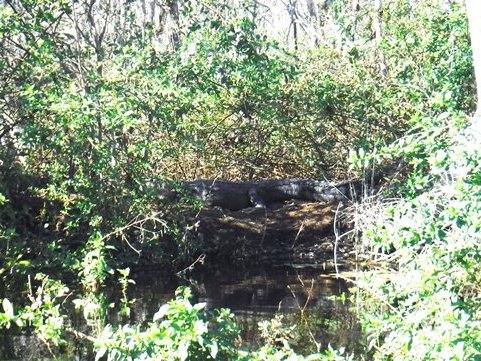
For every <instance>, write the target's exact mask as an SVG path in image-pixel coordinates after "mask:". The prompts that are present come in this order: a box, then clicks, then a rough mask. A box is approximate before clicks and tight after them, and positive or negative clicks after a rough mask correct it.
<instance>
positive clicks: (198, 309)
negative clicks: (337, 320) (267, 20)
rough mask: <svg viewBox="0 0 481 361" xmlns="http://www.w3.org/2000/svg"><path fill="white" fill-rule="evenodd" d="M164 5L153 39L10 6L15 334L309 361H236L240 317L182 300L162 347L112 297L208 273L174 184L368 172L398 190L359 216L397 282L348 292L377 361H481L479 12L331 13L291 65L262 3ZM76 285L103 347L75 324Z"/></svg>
mask: <svg viewBox="0 0 481 361" xmlns="http://www.w3.org/2000/svg"><path fill="white" fill-rule="evenodd" d="M356 4H357V6H353V5H356ZM163 5H164V6H163V7H161V11H160V14H157V15H156V17H155V20H154V16H153V15H152V16H150V15H149V14H148V13H147V12H145V6H144V8H142V7H141V6H140V5H139V4H136V2H132V1H125V2H124V1H112V2H96V1H77V2H69V1H53V0H44V1H36V0H15V1H11V0H7V1H4V2H2V3H1V4H0V34H1V37H0V50H1V51H0V79H1V86H0V116H1V122H0V145H1V147H0V254H1V256H0V277H2V278H3V281H4V284H5V285H6V286H5V287H6V289H8V288H9V287H12V288H13V286H14V285H15V283H17V284H18V283H19V282H20V283H21V284H26V285H27V286H26V287H27V289H29V292H28V297H26V298H25V300H23V301H22V302H20V303H19V304H15V305H12V303H11V301H9V300H8V299H7V298H5V299H4V301H3V313H0V325H1V326H5V327H13V326H14V325H15V327H30V329H31V330H33V331H34V332H36V333H37V334H38V335H39V337H40V338H41V339H42V340H44V341H45V342H48V343H49V344H51V345H52V346H58V345H61V344H62V343H63V342H64V339H65V338H66V337H77V338H80V339H84V340H86V341H87V342H90V343H91V344H92V347H93V348H94V349H95V351H96V352H97V356H98V358H100V357H102V356H104V355H108V358H109V359H111V360H124V359H129V357H130V359H172V360H177V359H182V360H183V359H198V360H204V359H209V358H213V359H215V358H217V359H245V360H252V359H258V360H265V359H273V360H281V359H288V358H290V359H302V357H301V356H297V355H296V354H295V353H294V351H293V350H292V349H291V348H290V346H289V344H288V343H287V338H286V337H279V338H275V336H272V335H278V334H280V335H283V333H282V332H281V331H279V333H276V332H273V331H271V332H266V334H270V335H271V337H272V338H271V340H268V342H266V346H265V347H264V348H261V349H260V350H256V351H247V350H241V351H239V350H237V344H236V342H237V334H238V331H237V329H236V326H235V324H234V322H233V319H232V316H231V315H230V313H229V312H228V311H225V310H220V311H216V312H217V313H214V314H210V313H208V312H207V311H205V310H204V309H203V307H204V305H202V304H196V305H192V304H191V303H190V301H189V297H190V294H189V291H188V290H179V293H178V295H177V296H178V297H177V298H176V300H173V301H171V302H170V303H169V304H167V305H163V306H161V307H160V310H159V312H158V313H157V314H156V315H152V319H153V322H152V323H150V324H149V325H147V326H145V325H144V326H142V325H124V326H122V327H119V328H114V327H112V326H110V325H106V324H105V306H106V305H105V298H104V296H103V295H102V289H101V286H102V285H103V284H104V283H105V282H107V281H109V282H113V281H114V280H116V281H118V282H119V284H120V285H121V286H122V288H123V289H126V287H128V283H129V280H128V276H129V273H128V270H125V269H122V268H123V267H126V266H127V265H129V264H130V263H132V262H133V260H135V261H136V262H141V263H156V264H164V265H168V266H169V267H171V268H172V270H177V269H178V268H179V267H180V265H184V264H186V263H188V262H189V261H191V260H193V259H195V257H197V256H198V255H199V253H200V252H201V251H202V243H201V242H200V241H199V240H195V239H191V238H189V237H186V236H185V233H184V229H185V225H184V224H183V220H182V218H181V217H179V214H181V213H182V212H180V210H183V209H185V208H189V207H194V206H195V204H193V203H192V202H191V201H189V200H186V201H185V202H177V203H174V204H171V203H169V202H167V201H165V200H163V199H160V198H159V197H158V196H157V194H158V190H159V185H160V184H162V182H163V181H165V180H169V181H174V182H175V181H180V180H187V179H195V178H216V177H220V178H224V179H228V180H240V179H265V178H289V177H306V178H323V177H328V178H330V179H342V178H344V177H347V176H348V175H352V173H351V172H354V173H355V174H357V175H359V174H362V173H365V172H371V171H372V170H373V169H374V171H375V172H381V173H385V174H389V178H390V179H391V180H390V182H389V186H388V187H386V188H388V189H387V191H386V192H385V193H382V194H380V195H378V196H377V197H375V198H374V199H368V200H365V201H364V202H363V204H362V205H361V206H362V207H359V208H361V209H360V210H359V211H358V213H357V215H356V217H357V218H356V219H357V220H358V222H357V226H358V229H359V232H360V240H361V241H360V243H361V244H362V246H363V247H364V250H365V252H366V254H374V255H375V256H374V257H375V258H376V264H379V261H381V264H383V265H385V267H383V269H384V271H382V272H380V271H379V270H378V269H376V270H375V271H370V272H365V273H363V274H362V275H361V276H360V278H359V279H357V280H356V283H355V284H356V286H357V291H356V292H357V293H354V295H356V296H358V297H356V302H358V303H359V304H358V306H359V307H358V309H359V310H360V313H359V317H360V320H361V322H362V324H363V326H364V329H365V332H366V335H367V337H368V339H369V344H368V345H366V355H365V356H364V357H372V358H374V359H387V360H391V359H392V360H395V359H413V360H418V359H426V360H433V359H459V360H463V359H475V358H476V357H478V358H479V357H481V345H480V343H479V340H480V339H481V335H480V332H481V331H480V297H481V293H480V290H479V281H480V280H479V277H480V276H479V274H480V272H479V271H480V269H479V262H480V250H479V244H478V243H479V242H478V240H479V232H480V227H481V226H480V224H479V214H480V211H481V210H480V209H479V207H480V204H481V202H480V201H481V199H480V197H481V191H480V190H481V189H480V187H481V179H480V176H479V174H480V172H481V163H480V161H481V159H480V153H479V149H477V148H476V147H473V144H472V143H471V141H470V135H469V134H466V132H465V131H464V130H463V129H464V128H465V127H466V125H467V124H468V118H467V115H468V114H469V113H470V112H471V111H472V110H473V109H474V104H475V102H474V93H475V91H474V80H473V71H472V61H471V53H470V47H469V41H468V30H467V24H466V16H465V10H464V7H463V6H462V5H461V4H458V3H457V2H449V1H448V2H446V1H434V2H428V1H408V0H396V1H390V2H386V3H382V2H381V1H374V2H372V1H368V0H366V1H357V2H352V1H348V0H338V1H332V2H326V3H323V4H322V6H321V4H320V5H319V7H318V8H317V10H316V12H315V13H316V16H315V17H313V18H311V20H310V21H311V23H310V24H308V25H312V26H313V28H314V29H316V36H315V37H314V38H315V40H316V41H315V42H314V43H315V44H314V45H312V44H311V45H308V41H307V38H302V36H301V34H300V33H301V32H300V31H299V33H298V32H297V30H296V32H295V33H294V35H295V38H294V39H293V44H292V43H290V42H285V41H284V40H280V39H275V36H274V35H272V34H269V35H265V34H266V25H265V24H263V23H262V21H261V20H260V19H259V18H260V16H259V13H258V12H259V11H260V10H259V8H258V4H257V2H255V1H253V2H242V1H241V2H238V3H237V2H234V1H227V0H226V1H220V2H219V1H209V0H199V1H185V2H182V3H180V2H177V1H168V2H166V3H165V4H163ZM142 11H144V12H143V13H142ZM147 15H149V16H147ZM298 15H299V14H298ZM258 16H259V18H258ZM313 19H314V20H313ZM300 23H301V22H300V21H298V22H297V23H296V24H300ZM291 25H292V24H291ZM305 27H307V25H305ZM294 28H295V29H297V27H296V25H295V24H294ZM306 34H307V32H306ZM348 160H350V161H351V164H352V167H350V168H349V169H348V166H347V162H348ZM393 173H395V174H394V175H393ZM139 260H140V261H139ZM114 269H120V270H119V271H118V272H114V271H113V270H114ZM60 271H61V272H60ZM40 272H42V273H40ZM33 274H36V276H35V280H33V279H28V278H27V276H28V275H33ZM60 274H62V276H60ZM27 279H28V281H27ZM72 279H73V280H75V281H73V284H77V285H78V287H79V288H81V289H82V292H77V296H78V297H77V299H76V300H75V305H76V307H78V308H79V309H81V310H83V314H84V316H85V318H86V320H87V321H88V324H89V326H90V330H89V334H85V333H82V332H80V331H79V330H75V329H72V328H71V327H70V326H68V325H67V324H66V323H65V318H64V316H63V314H64V309H63V307H65V305H64V303H63V301H64V299H65V298H66V296H67V294H68V293H69V291H68V288H67V287H66V286H65V284H66V282H71V283H72ZM69 302H70V301H69ZM119 303H121V304H122V305H123V312H128V306H129V300H128V299H126V298H123V299H121V300H119ZM264 326H265V327H267V328H268V327H272V325H264ZM343 357H344V356H341V354H340V353H338V352H336V351H333V350H327V351H326V352H325V353H324V354H322V355H321V354H318V355H312V356H310V357H309V359H321V358H325V359H336V358H339V359H342V358H343Z"/></svg>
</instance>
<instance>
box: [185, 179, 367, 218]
mask: <svg viewBox="0 0 481 361" xmlns="http://www.w3.org/2000/svg"><path fill="white" fill-rule="evenodd" d="M361 184H362V182H361V181H360V180H349V181H344V182H341V183H331V182H327V181H318V180H305V179H290V180H264V181H252V182H229V181H222V180H194V181H184V182H181V184H180V185H181V188H183V189H184V190H186V191H188V192H190V193H192V195H193V196H194V197H195V198H197V199H200V200H201V201H202V202H203V203H204V205H205V206H206V207H221V208H223V209H228V210H231V211H239V210H242V209H246V208H251V207H255V208H266V207H267V206H268V205H271V204H275V203H281V202H285V201H289V200H300V201H305V202H333V201H346V200H352V199H353V196H354V195H355V194H359V192H360V188H361Z"/></svg>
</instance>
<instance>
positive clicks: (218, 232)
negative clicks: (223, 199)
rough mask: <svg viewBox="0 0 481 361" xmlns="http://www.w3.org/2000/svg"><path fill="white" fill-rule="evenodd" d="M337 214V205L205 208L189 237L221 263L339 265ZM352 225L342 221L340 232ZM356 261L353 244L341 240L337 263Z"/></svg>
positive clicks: (193, 220) (192, 219)
mask: <svg viewBox="0 0 481 361" xmlns="http://www.w3.org/2000/svg"><path fill="white" fill-rule="evenodd" d="M337 210H338V204H337V203H300V202H291V203H288V204H283V205H278V206H276V207H272V208H268V209H255V208H251V209H248V210H243V211H236V212H234V211H229V210H223V209H221V208H204V209H202V210H201V211H199V212H198V213H196V214H192V215H190V216H189V217H188V219H189V223H190V224H192V225H194V226H193V227H192V229H191V230H190V231H189V233H190V234H189V236H191V237H196V238H197V239H199V240H200V241H202V242H203V244H204V249H205V252H206V255H207V257H208V258H209V259H210V260H212V261H214V260H215V261H216V262H229V261H233V260H234V261H243V262H245V261H253V262H272V263H298V262H299V263H320V264H325V265H326V266H327V267H329V266H332V264H333V261H334V245H335V239H336V237H335V232H334V221H335V214H336V211H337ZM338 218H339V216H338ZM349 226H350V225H349V222H346V220H345V219H343V220H342V221H340V222H337V227H338V232H339V234H342V233H343V232H345V231H346V230H348V229H349ZM353 259H354V247H353V242H352V240H350V239H348V238H347V237H344V238H343V239H341V240H340V241H339V242H338V247H337V260H338V261H339V262H340V263H346V262H347V261H350V260H353Z"/></svg>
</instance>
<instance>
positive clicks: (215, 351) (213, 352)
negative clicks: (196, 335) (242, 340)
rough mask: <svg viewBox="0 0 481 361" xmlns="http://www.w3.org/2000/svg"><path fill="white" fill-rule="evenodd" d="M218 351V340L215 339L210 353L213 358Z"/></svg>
mask: <svg viewBox="0 0 481 361" xmlns="http://www.w3.org/2000/svg"><path fill="white" fill-rule="evenodd" d="M217 352H219V346H218V345H217V342H216V341H213V342H212V344H211V345H210V355H211V356H212V358H213V359H215V357H216V356H217Z"/></svg>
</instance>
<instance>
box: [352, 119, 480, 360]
mask: <svg viewBox="0 0 481 361" xmlns="http://www.w3.org/2000/svg"><path fill="white" fill-rule="evenodd" d="M464 120H465V118H464V117H463V115H462V114H456V113H444V114H441V115H440V116H438V117H434V118H423V119H419V123H418V124H417V125H418V126H417V127H414V128H413V131H412V133H411V134H410V135H408V136H406V137H404V138H403V139H401V140H400V141H398V142H397V143H395V144H394V145H393V146H392V147H391V148H390V149H389V150H388V151H387V154H388V155H390V156H394V157H396V158H397V157H401V158H403V159H404V160H405V161H406V162H407V163H408V164H409V165H410V166H411V167H412V169H413V171H412V173H411V174H410V175H409V176H408V178H407V180H406V183H405V186H404V187H403V188H401V193H400V194H403V195H404V197H403V198H400V199H399V200H398V201H397V202H396V203H394V204H392V205H390V206H388V205H386V207H385V209H384V210H383V211H384V213H385V217H384V221H382V222H380V223H379V224H377V225H376V226H375V227H372V228H370V229H367V230H366V232H364V237H365V240H364V241H365V242H366V243H367V244H369V245H370V247H371V248H372V249H374V250H376V251H382V250H390V252H389V253H388V254H387V257H388V258H389V259H390V260H391V262H390V263H389V264H390V265H391V267H395V269H394V270H393V271H391V272H389V273H385V272H382V273H379V272H376V271H371V272H365V273H363V274H362V277H361V279H360V280H359V288H358V294H360V295H362V296H363V301H362V302H361V305H363V311H362V312H361V313H360V317H361V320H362V322H363V325H364V328H365V330H366V332H367V334H368V337H369V338H370V344H369V347H370V348H371V349H372V350H373V351H374V357H375V359H383V360H384V359H404V360H441V359H443V360H444V359H450V360H466V359H470V360H472V359H477V358H479V357H481V343H480V340H481V338H480V336H481V322H480V315H481V302H480V300H481V290H480V288H479V281H480V279H479V274H480V271H481V269H480V262H479V261H480V257H481V254H480V248H479V240H480V237H481V235H480V232H479V230H480V224H479V214H480V212H481V209H480V204H481V202H480V201H481V198H480V197H481V183H480V177H479V174H481V153H480V152H479V149H476V147H473V146H472V143H471V142H472V140H471V138H470V135H469V134H463V133H462V132H461V131H460V129H459V126H460V125H462V124H463V121H464ZM456 125H458V127H456Z"/></svg>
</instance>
